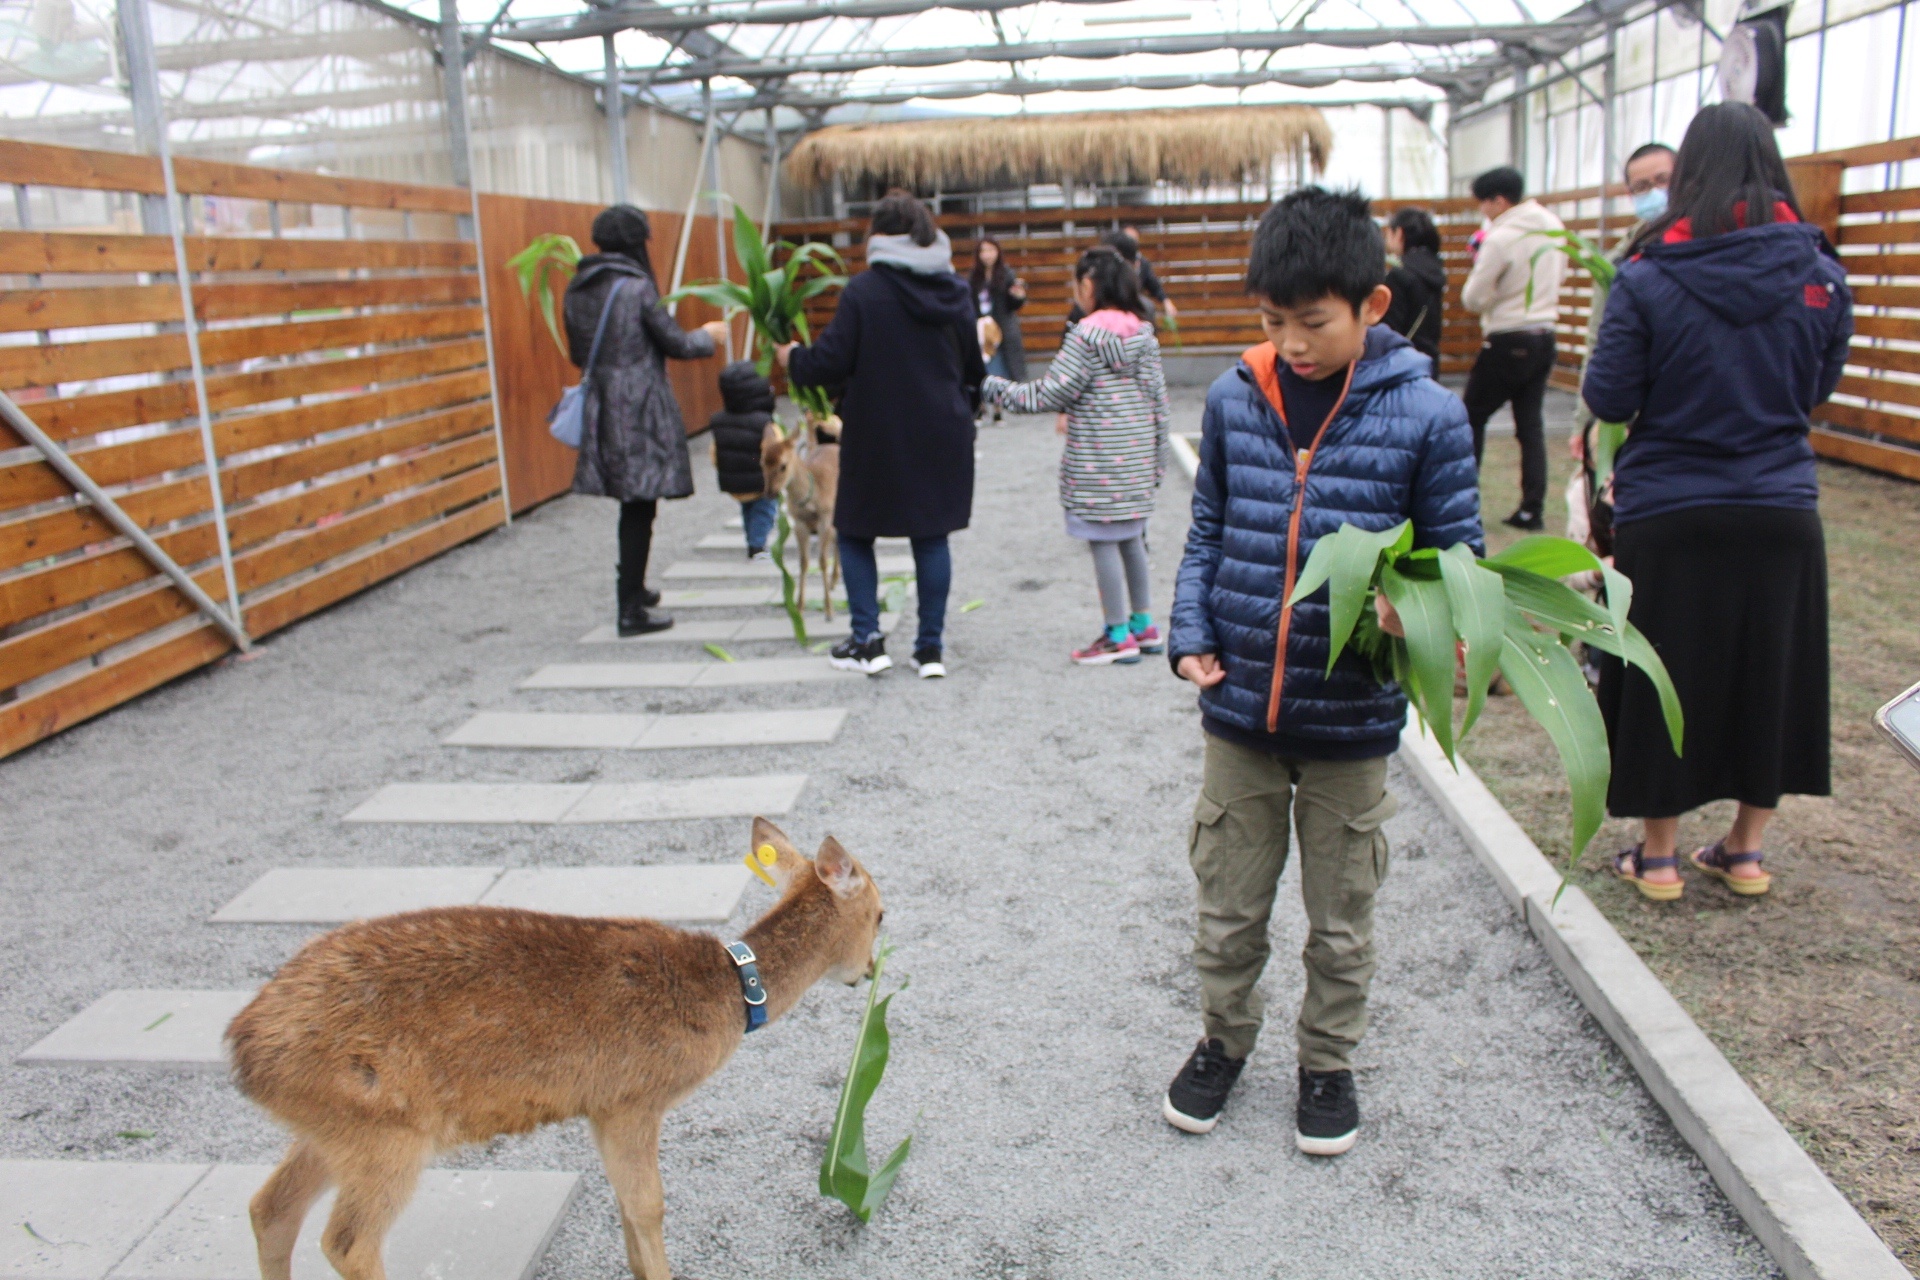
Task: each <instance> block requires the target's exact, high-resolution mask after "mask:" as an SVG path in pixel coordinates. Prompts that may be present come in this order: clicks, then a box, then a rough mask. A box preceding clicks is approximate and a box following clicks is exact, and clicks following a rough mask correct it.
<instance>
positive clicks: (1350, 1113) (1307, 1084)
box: [1293, 1067, 1360, 1156]
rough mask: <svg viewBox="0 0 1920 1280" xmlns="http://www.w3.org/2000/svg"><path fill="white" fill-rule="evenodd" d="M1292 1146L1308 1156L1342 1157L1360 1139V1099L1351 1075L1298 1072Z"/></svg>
mask: <svg viewBox="0 0 1920 1280" xmlns="http://www.w3.org/2000/svg"><path fill="white" fill-rule="evenodd" d="M1294 1129H1295V1133H1294V1138H1293V1141H1294V1145H1295V1146H1297V1147H1299V1148H1300V1150H1302V1151H1304V1152H1305V1153H1306V1154H1308V1155H1310V1156H1338V1155H1345V1154H1346V1153H1347V1152H1348V1151H1350V1150H1352V1149H1353V1144H1354V1141H1355V1140H1356V1139H1358V1138H1359V1136H1360V1095H1359V1094H1357V1093H1355V1092H1354V1088H1353V1072H1351V1071H1309V1070H1307V1069H1306V1068H1305V1067H1302V1068H1300V1105H1299V1106H1298V1107H1296V1108H1295V1109H1294Z"/></svg>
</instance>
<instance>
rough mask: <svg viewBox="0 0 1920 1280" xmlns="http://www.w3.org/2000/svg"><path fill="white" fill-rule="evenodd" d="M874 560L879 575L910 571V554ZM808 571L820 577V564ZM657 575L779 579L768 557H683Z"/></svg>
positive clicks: (670, 578) (669, 577)
mask: <svg viewBox="0 0 1920 1280" xmlns="http://www.w3.org/2000/svg"><path fill="white" fill-rule="evenodd" d="M875 563H877V564H878V565H879V567H880V575H881V576H882V577H885V576H886V575H887V574H890V573H912V572H913V557H912V556H878V557H876V559H875ZM807 572H808V574H810V575H811V576H813V577H815V578H817V577H819V576H820V567H819V565H818V564H813V565H809V566H808V567H807ZM660 576H661V577H662V578H664V579H665V580H667V581H668V582H677V581H682V580H686V579H692V578H708V579H720V578H750V579H764V578H772V579H773V580H775V581H778V580H779V578H780V566H778V565H776V564H774V563H773V562H772V561H771V560H767V561H755V560H746V559H741V560H682V561H680V562H679V563H677V564H670V565H668V566H667V567H666V569H664V570H663V571H662V572H661V574H660Z"/></svg>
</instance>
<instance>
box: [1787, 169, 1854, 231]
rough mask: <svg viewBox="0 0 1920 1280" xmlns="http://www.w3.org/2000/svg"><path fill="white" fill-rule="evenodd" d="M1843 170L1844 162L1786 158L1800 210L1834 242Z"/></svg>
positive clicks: (1788, 173)
mask: <svg viewBox="0 0 1920 1280" xmlns="http://www.w3.org/2000/svg"><path fill="white" fill-rule="evenodd" d="M1846 171H1847V166H1846V162H1845V161H1842V160H1824V159H1821V158H1820V157H1819V156H1803V157H1801V158H1799V159H1796V160H1789V161H1787V176H1788V177H1790V178H1792V179H1793V194H1794V196H1795V197H1796V198H1798V199H1799V201H1800V212H1801V213H1802V214H1803V215H1804V216H1805V217H1806V220H1807V221H1808V222H1811V223H1813V224H1814V225H1815V226H1816V227H1819V228H1820V229H1821V230H1822V231H1824V232H1826V233H1827V239H1829V240H1832V241H1833V242H1835V243H1836V244H1837V243H1839V240H1840V178H1841V176H1842V175H1843V174H1845V173H1846Z"/></svg>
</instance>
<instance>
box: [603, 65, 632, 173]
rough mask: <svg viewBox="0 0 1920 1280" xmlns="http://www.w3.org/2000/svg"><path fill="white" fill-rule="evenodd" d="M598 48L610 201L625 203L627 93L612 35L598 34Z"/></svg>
mask: <svg viewBox="0 0 1920 1280" xmlns="http://www.w3.org/2000/svg"><path fill="white" fill-rule="evenodd" d="M600 52H601V54H602V55H603V56H604V58H605V65H606V82H605V83H604V84H603V85H602V86H601V89H600V93H601V103H602V105H603V107H604V109H605V110H606V113H607V161H608V165H607V174H608V176H609V177H610V178H611V179H612V180H613V203H615V204H625V203H627V193H628V192H629V190H631V188H630V187H629V185H628V177H627V95H626V94H625V93H624V92H623V91H622V90H621V88H620V55H619V54H618V53H616V52H615V51H614V48H613V37H612V36H602V37H600Z"/></svg>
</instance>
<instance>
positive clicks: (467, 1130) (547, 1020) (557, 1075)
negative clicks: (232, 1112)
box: [227, 818, 881, 1280]
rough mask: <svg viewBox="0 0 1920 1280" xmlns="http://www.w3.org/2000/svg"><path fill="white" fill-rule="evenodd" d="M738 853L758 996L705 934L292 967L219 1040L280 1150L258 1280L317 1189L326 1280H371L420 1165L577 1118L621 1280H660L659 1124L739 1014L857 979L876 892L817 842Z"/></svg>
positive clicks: (651, 930) (396, 953)
mask: <svg viewBox="0 0 1920 1280" xmlns="http://www.w3.org/2000/svg"><path fill="white" fill-rule="evenodd" d="M767 846H771V849H772V853H771V854H769V853H768V852H767V848H766V847H767ZM753 848H754V850H755V851H756V854H757V856H758V859H759V861H760V863H761V864H762V865H767V859H768V858H769V857H773V858H774V859H775V860H774V861H773V863H772V864H771V865H770V866H768V870H769V871H770V872H771V874H772V877H773V878H774V879H775V882H776V883H777V884H779V885H780V887H781V895H780V900H779V902H778V903H776V904H775V905H774V907H773V908H772V910H770V911H768V912H767V913H766V914H765V915H764V916H762V917H761V918H760V920H759V921H758V922H757V923H756V924H754V925H753V927H752V928H750V929H748V930H747V931H746V933H745V935H744V938H743V940H744V942H745V944H746V946H747V947H750V948H751V951H750V952H748V953H747V954H748V956H749V957H751V958H757V963H758V975H757V978H755V976H754V970H753V969H751V968H749V967H747V965H748V963H749V961H747V960H742V959H739V958H737V957H736V953H735V952H734V951H732V950H730V948H729V947H728V946H727V945H726V944H724V943H722V942H721V940H720V939H719V938H716V937H714V936H712V935H711V934H705V933H691V932H688V931H686V930H682V929H675V928H671V927H669V926H667V925H663V924H658V923H655V922H654V921H651V920H637V919H583V918H579V917H572V916H555V915H544V914H541V913H539V912H534V911H518V910H510V909H505V908H498V907H445V908H439V909H435V910H429V911H414V912H409V913H407V914H405V915H397V916H386V917H382V918H380V919H375V920H362V921H357V922H356V923H353V924H350V925H347V926H345V927H344V928H341V929H336V930H334V931H333V932H332V933H329V934H326V935H325V936H323V937H320V938H316V939H315V940H314V941H312V942H310V943H308V944H307V945H306V946H305V947H303V948H301V950H300V952H299V953H298V954H297V955H295V956H294V957H293V959H291V960H289V961H288V962H287V963H286V965H285V966H284V967H283V968H282V969H281V970H280V972H279V973H278V974H276V975H275V976H274V978H273V981H271V982H269V983H268V984H267V985H266V987H265V988H264V989H262V990H261V992H260V994H259V995H258V996H256V997H254V1000H253V1003H251V1004H249V1005H248V1006H247V1007H246V1008H245V1009H243V1010H241V1011H240V1014H239V1015H238V1016H237V1017H235V1018H234V1020H233V1023H232V1024H231V1025H230V1026H229V1027H228V1028H227V1042H228V1046H229V1049H230V1052H231V1056H232V1061H233V1073H234V1078H235V1080H236V1082H237V1083H238V1084H239V1086H240V1089H241V1091H242V1092H243V1093H245V1094H246V1095H247V1096H248V1097H249V1098H251V1099H253V1100H254V1101H255V1102H257V1103H259V1104H260V1105H261V1106H262V1107H264V1108H265V1109H266V1110H267V1111H268V1112H269V1113H271V1114H272V1115H273V1117H274V1118H275V1119H276V1120H278V1121H279V1122H280V1123H281V1124H283V1125H285V1126H286V1127H287V1128H288V1129H290V1130H292V1131H293V1144H292V1146H291V1147H290V1148H289V1149H288V1151H287V1155H286V1158H285V1159H284V1160H282V1161H281V1163H280V1167H279V1168H277V1169H275V1170H274V1171H273V1174H272V1176H271V1177H269V1178H268V1179H267V1181H266V1185H264V1186H262V1187H261V1188H260V1190H259V1192H258V1193H257V1194H256V1195H255V1196H254V1197H253V1202H252V1205H251V1210H252V1219H253V1232H254V1238H255V1241H256V1242H257V1244H258V1246H259V1251H260V1274H261V1277H262V1280H289V1277H290V1276H291V1274H292V1273H291V1263H292V1257H293V1249H294V1242H295V1241H296V1240H297V1239H298V1237H299V1234H300V1225H301V1222H302V1221H303V1220H304V1219H305V1217H306V1214H307V1210H308V1209H309V1208H311V1207H312V1205H313V1202H314V1201H315V1200H316V1199H317V1198H318V1197H319V1196H320V1195H321V1193H322V1192H324V1191H325V1190H326V1189H327V1187H329V1186H336V1187H338V1188H339V1195H338V1198H337V1199H336V1200H335V1203H334V1208H333V1213H332V1216H331V1217H330V1218H329V1219H328V1220H327V1225H326V1229H325V1230H324V1232H323V1233H322V1235H321V1238H320V1243H321V1248H322V1249H323V1250H324V1251H325V1253H326V1256H327V1260H328V1261H329V1262H331V1263H332V1264H333V1265H334V1267H335V1269H337V1270H338V1271H339V1272H340V1274H341V1275H342V1276H344V1277H346V1280H385V1276H386V1269H385V1267H384V1265H383V1264H382V1261H381V1246H382V1243H383V1242H384V1241H385V1239H386V1235H387V1231H388V1229H389V1228H390V1227H391V1226H392V1225H393V1221H394V1219H395V1218H396V1217H398V1216H399V1214H400V1211H401V1210H402V1209H403V1208H405V1207H406V1204H407V1202H408V1200H410V1199H411V1198H412V1196H413V1192H414V1186H415V1183H416V1182H417V1181H418V1179H419V1175H420V1171H421V1169H422V1167H423V1166H424V1165H425V1164H426V1162H427V1160H428V1159H429V1158H431V1157H432V1156H433V1155H434V1153H435V1152H439V1151H445V1150H448V1149H450V1148H453V1147H458V1146H462V1145H464V1144H467V1143H475V1142H486V1141H488V1140H489V1139H491V1138H494V1137H496V1136H498V1135H500V1134H508V1133H525V1132H527V1131H529V1130H531V1129H534V1128H537V1127H538V1126H540V1125H543V1124H551V1123H553V1122H555V1121H559V1120H568V1119H571V1118H573V1117H575V1116H585V1117H586V1118H587V1119H588V1121H589V1122H590V1123H591V1124H592V1127H593V1134H594V1139H595V1141H596V1143H597V1144H598V1145H599V1148H600V1157H601V1160H602V1161H603V1163H604V1164H605V1166H606V1172H607V1179H608V1181H610V1182H611V1183H612V1184H613V1189H614V1193H615V1195H616V1196H617V1197H618V1199H619V1202H620V1220H621V1226H622V1228H623V1229H624V1234H625V1237H626V1245H627V1262H628V1265H629V1266H631V1267H632V1268H633V1274H634V1275H635V1276H636V1277H638V1280H671V1276H672V1273H671V1271H670V1270H669V1269H668V1267H667V1253H666V1242H665V1238H664V1236H663V1235H662V1226H663V1211H662V1205H661V1188H660V1165H659V1150H660V1122H661V1119H662V1118H663V1117H664V1116H665V1115H666V1113H667V1111H668V1110H669V1109H670V1108H672V1107H673V1106H675V1105H677V1104H678V1103H679V1102H681V1101H682V1100H683V1099H685V1098H686V1097H687V1096H688V1095H690V1094H691V1093H692V1092H693V1091H694V1090H695V1089H696V1088H698V1087H699V1085H700V1083H701V1081H703V1080H705V1079H706V1078H707V1077H708V1076H710V1075H712V1074H713V1073H714V1072H715V1071H717V1070H719V1069H720V1067H721V1066H722V1064H724V1063H725V1062H726V1061H727V1059H728V1058H729V1057H731V1056H732V1054H733V1051H734V1050H735V1049H736V1048H737V1047H739V1044H740V1040H741V1037H742V1036H743V1035H744V1034H745V1033H746V1032H747V1031H748V1030H749V1029H750V1026H752V1025H758V1023H757V1022H755V1021H754V1013H753V1012H752V1009H753V997H754V996H755V995H758V996H759V998H760V1000H761V1002H762V1003H761V1004H760V1006H759V1007H760V1009H761V1011H762V1012H763V1013H764V1019H763V1020H772V1019H776V1018H779V1017H781V1016H782V1015H783V1014H785V1013H786V1012H787V1010H789V1009H791V1008H792V1007H793V1006H794V1004H795V1003H796V1002H798V1001H799V999H800V997H801V995H803V994H804V993H805V992H806V990H807V989H808V988H809V987H811V986H812V985H813V984H814V983H816V982H818V981H819V980H820V979H821V978H823V977H829V976H830V977H833V978H836V979H838V980H839V981H841V982H844V983H846V984H848V985H850V986H851V985H853V984H856V983H858V982H859V981H860V979H861V978H862V977H863V976H867V975H869V974H870V973H871V971H872V968H873V958H872V957H873V943H874V938H875V935H876V934H877V933H878V932H879V927H880V915H881V905H880V893H879V890H878V889H877V888H876V887H875V886H874V883H873V880H872V879H871V878H870V877H869V876H868V875H867V873H866V872H865V871H864V870H863V869H862V868H861V866H860V864H859V863H857V862H855V861H854V860H853V858H852V857H851V856H850V855H849V854H848V853H847V851H846V850H845V849H843V848H841V846H840V844H839V843H838V842H837V841H835V840H834V839H833V838H832V837H831V836H829V837H828V838H827V839H826V841H825V842H824V843H822V844H821V846H820V850H819V852H818V853H817V854H816V855H815V856H814V858H813V859H812V860H811V861H809V860H808V859H806V858H805V857H803V856H802V855H801V854H800V853H799V852H798V851H796V850H795V849H794V847H793V845H792V844H791V843H789V842H788V840H787V837H786V836H785V834H783V833H782V832H781V831H780V829H779V828H778V827H775V826H774V825H773V824H772V823H770V822H768V821H767V820H766V819H764V818H755V819H754V820H753ZM735 946H736V947H737V946H738V944H735ZM750 978H751V979H754V980H750Z"/></svg>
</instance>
